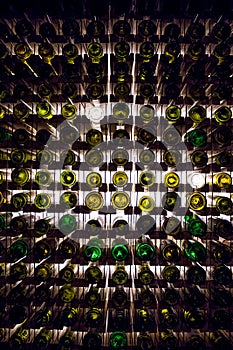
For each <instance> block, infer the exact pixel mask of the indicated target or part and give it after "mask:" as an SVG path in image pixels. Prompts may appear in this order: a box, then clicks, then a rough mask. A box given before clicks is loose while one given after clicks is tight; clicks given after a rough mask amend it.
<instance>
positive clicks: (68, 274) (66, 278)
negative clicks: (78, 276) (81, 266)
mask: <svg viewBox="0 0 233 350" xmlns="http://www.w3.org/2000/svg"><path fill="white" fill-rule="evenodd" d="M74 271H75V266H74V265H72V264H71V263H68V264H67V265H66V266H65V267H64V268H63V269H61V270H60V271H59V274H58V275H59V281H61V282H62V283H71V282H72V281H73V280H74V278H75V272H74Z"/></svg>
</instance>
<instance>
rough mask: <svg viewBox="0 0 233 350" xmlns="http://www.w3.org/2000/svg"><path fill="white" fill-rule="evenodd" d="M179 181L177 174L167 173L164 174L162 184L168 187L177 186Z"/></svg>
mask: <svg viewBox="0 0 233 350" xmlns="http://www.w3.org/2000/svg"><path fill="white" fill-rule="evenodd" d="M179 183H180V179H179V176H178V175H177V174H176V173H174V172H170V173H167V174H166V175H165V176H164V185H165V186H166V187H168V188H177V187H178V186H179Z"/></svg>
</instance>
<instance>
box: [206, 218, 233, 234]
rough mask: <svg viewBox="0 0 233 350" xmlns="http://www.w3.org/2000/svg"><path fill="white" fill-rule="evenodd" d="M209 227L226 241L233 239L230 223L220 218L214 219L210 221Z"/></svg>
mask: <svg viewBox="0 0 233 350" xmlns="http://www.w3.org/2000/svg"><path fill="white" fill-rule="evenodd" d="M208 226H209V228H210V229H211V230H213V232H214V233H215V234H217V235H218V236H220V237H223V238H225V239H231V237H232V233H233V231H232V230H233V228H232V225H231V222H230V221H228V220H224V219H220V218H216V219H214V218H213V219H210V220H209V223H208Z"/></svg>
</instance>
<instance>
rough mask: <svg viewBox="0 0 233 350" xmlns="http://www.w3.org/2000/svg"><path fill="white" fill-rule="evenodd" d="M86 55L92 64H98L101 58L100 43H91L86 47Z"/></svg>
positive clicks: (101, 48) (101, 49)
mask: <svg viewBox="0 0 233 350" xmlns="http://www.w3.org/2000/svg"><path fill="white" fill-rule="evenodd" d="M87 53H88V56H89V57H90V59H91V61H92V63H99V62H100V60H101V58H102V57H103V47H102V45H101V44H100V43H97V42H92V43H90V44H89V45H88V48H87Z"/></svg>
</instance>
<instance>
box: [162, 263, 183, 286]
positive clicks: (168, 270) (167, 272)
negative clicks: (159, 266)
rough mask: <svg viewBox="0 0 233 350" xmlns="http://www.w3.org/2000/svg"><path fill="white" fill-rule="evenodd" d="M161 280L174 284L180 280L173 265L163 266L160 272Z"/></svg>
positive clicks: (177, 270)
mask: <svg viewBox="0 0 233 350" xmlns="http://www.w3.org/2000/svg"><path fill="white" fill-rule="evenodd" d="M161 275H162V277H163V279H164V280H165V281H167V282H169V283H174V282H176V281H178V280H179V278H180V270H179V269H178V267H177V266H175V265H169V266H165V267H164V268H163V270H162V271H161Z"/></svg>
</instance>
